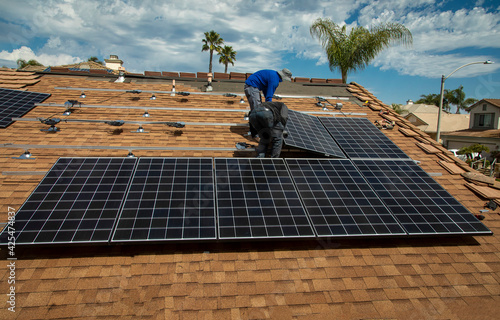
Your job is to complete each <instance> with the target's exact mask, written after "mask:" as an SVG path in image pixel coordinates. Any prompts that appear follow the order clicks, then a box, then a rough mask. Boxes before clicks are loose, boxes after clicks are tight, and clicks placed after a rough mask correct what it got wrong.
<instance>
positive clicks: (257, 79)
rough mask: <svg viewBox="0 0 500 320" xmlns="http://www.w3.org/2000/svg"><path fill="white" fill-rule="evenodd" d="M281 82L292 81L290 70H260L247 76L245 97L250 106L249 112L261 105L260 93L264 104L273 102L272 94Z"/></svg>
mask: <svg viewBox="0 0 500 320" xmlns="http://www.w3.org/2000/svg"><path fill="white" fill-rule="evenodd" d="M283 80H286V81H292V72H290V70H288V69H283V70H280V71H274V70H260V71H257V72H255V73H254V74H252V75H251V76H249V77H248V79H247V80H246V81H245V95H246V96H247V100H248V103H249V104H250V110H253V108H255V107H256V106H257V105H259V104H261V103H262V98H261V97H260V91H262V93H263V94H264V97H265V101H266V102H267V101H273V96H274V92H275V91H276V89H277V88H278V86H279V84H280V82H282V81H283Z"/></svg>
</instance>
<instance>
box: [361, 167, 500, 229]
mask: <svg viewBox="0 0 500 320" xmlns="http://www.w3.org/2000/svg"><path fill="white" fill-rule="evenodd" d="M353 162H354V164H355V165H356V166H357V167H358V169H359V170H360V172H361V173H362V174H363V176H364V177H365V178H366V179H367V181H368V182H369V183H370V185H371V186H372V187H373V188H374V190H375V192H376V193H377V195H378V196H379V197H380V198H381V199H382V201H384V203H385V204H386V205H387V207H388V208H389V209H390V210H391V212H392V213H393V215H394V216H395V217H396V219H397V220H398V221H399V223H400V224H401V225H402V226H403V228H404V229H405V230H406V232H407V233H408V234H410V235H432V234H462V235H463V234H469V235H479V234H491V231H490V230H489V229H488V228H487V227H485V226H484V225H483V224H482V223H481V222H480V221H479V220H477V219H476V217H474V216H473V215H472V214H471V213H470V212H469V211H468V210H467V209H466V208H465V207H464V206H463V205H462V204H460V203H459V202H458V201H457V200H456V199H455V198H453V196H451V195H450V194H449V193H448V192H447V191H446V190H445V189H444V188H443V187H441V185H439V184H438V183H437V182H436V181H434V179H432V178H431V177H430V176H429V175H428V174H427V173H426V172H425V171H424V170H422V169H421V168H420V167H419V166H418V165H416V164H415V163H414V162H413V161H411V160H362V159H359V160H353Z"/></svg>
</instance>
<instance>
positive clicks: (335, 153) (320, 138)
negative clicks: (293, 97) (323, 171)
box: [285, 110, 346, 158]
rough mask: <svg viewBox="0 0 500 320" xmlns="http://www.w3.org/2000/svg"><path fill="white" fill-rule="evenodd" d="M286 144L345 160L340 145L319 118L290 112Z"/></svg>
mask: <svg viewBox="0 0 500 320" xmlns="http://www.w3.org/2000/svg"><path fill="white" fill-rule="evenodd" d="M286 130H287V131H288V137H287V138H286V139H285V144H286V145H288V146H291V147H296V148H301V149H305V150H309V151H313V152H316V153H320V154H323V155H326V156H329V157H337V158H345V157H346V156H345V155H344V153H343V152H342V150H341V149H340V147H339V145H338V144H337V143H336V142H335V140H334V139H333V138H332V137H331V136H330V134H329V133H328V131H327V130H325V127H324V126H323V125H322V124H321V121H320V120H319V119H318V117H315V116H311V115H308V114H305V113H301V112H297V111H293V110H289V111H288V122H287V124H286Z"/></svg>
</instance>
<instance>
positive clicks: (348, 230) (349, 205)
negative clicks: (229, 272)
mask: <svg viewBox="0 0 500 320" xmlns="http://www.w3.org/2000/svg"><path fill="white" fill-rule="evenodd" d="M286 164H287V165H288V167H289V170H290V172H291V176H292V179H293V181H294V182H295V185H296V187H297V190H298V191H299V195H300V197H301V198H302V202H303V204H304V207H305V208H306V210H307V213H308V214H309V216H310V218H311V223H312V226H313V227H314V230H315V231H316V233H317V235H318V236H382V235H383V236H387V235H406V232H405V231H404V230H403V228H401V226H400V225H399V223H398V222H397V221H396V219H395V218H394V216H393V215H392V214H391V212H390V211H389V209H388V208H387V207H386V206H385V205H384V203H383V202H382V201H381V200H380V198H379V197H378V196H377V194H376V193H375V192H374V191H373V190H372V188H371V187H370V186H369V184H368V183H367V182H366V180H365V179H364V178H363V177H362V176H361V174H360V173H359V171H358V170H357V169H356V167H355V166H354V165H353V164H352V162H351V161H350V160H348V159H286Z"/></svg>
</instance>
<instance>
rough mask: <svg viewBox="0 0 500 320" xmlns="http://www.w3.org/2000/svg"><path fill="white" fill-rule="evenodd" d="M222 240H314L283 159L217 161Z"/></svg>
mask: <svg viewBox="0 0 500 320" xmlns="http://www.w3.org/2000/svg"><path fill="white" fill-rule="evenodd" d="M215 177H216V193H217V210H218V225H219V237H220V239H231V238H240V239H241V238H285V237H290V238H293V237H314V232H313V229H312V228H311V225H310V222H309V220H308V218H307V215H306V212H305V210H304V208H303V206H302V203H301V201H300V198H299V195H298V193H297V191H296V189H295V187H294V185H293V182H292V179H291V177H290V174H289V172H288V171H287V168H286V166H285V163H284V161H283V159H269V158H267V159H241V158H240V159H238V158H227V159H226V158H216V159H215Z"/></svg>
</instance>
